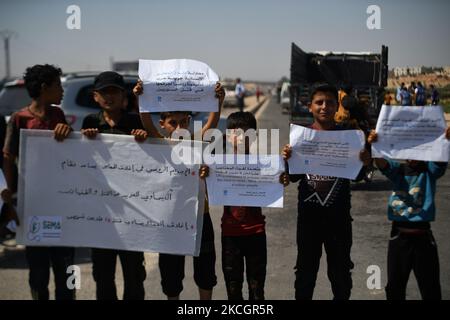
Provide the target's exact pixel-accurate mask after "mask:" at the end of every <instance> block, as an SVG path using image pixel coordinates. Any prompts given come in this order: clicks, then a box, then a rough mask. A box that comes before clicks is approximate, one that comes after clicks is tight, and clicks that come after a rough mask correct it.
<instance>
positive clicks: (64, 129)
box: [53, 123, 72, 141]
mask: <svg viewBox="0 0 450 320" xmlns="http://www.w3.org/2000/svg"><path fill="white" fill-rule="evenodd" d="M71 132H72V128H71V127H70V126H69V125H68V124H65V123H58V124H57V125H56V127H55V130H53V133H54V137H55V139H56V140H58V141H63V140H64V139H65V138H67V136H68V135H69V133H71Z"/></svg>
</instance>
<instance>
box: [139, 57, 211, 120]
mask: <svg viewBox="0 0 450 320" xmlns="http://www.w3.org/2000/svg"><path fill="white" fill-rule="evenodd" d="M139 78H140V79H141V80H142V82H143V83H144V93H143V94H142V95H140V96H139V111H140V112H164V111H199V112H215V111H218V108H219V107H218V99H217V98H216V97H215V86H216V83H217V81H219V77H218V76H217V74H216V73H215V72H214V71H213V70H212V69H211V68H210V67H208V65H206V64H205V63H203V62H200V61H196V60H189V59H172V60H142V59H140V60H139Z"/></svg>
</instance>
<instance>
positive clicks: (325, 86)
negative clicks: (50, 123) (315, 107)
mask: <svg viewBox="0 0 450 320" xmlns="http://www.w3.org/2000/svg"><path fill="white" fill-rule="evenodd" d="M318 92H324V93H331V94H332V95H333V96H334V98H335V99H336V102H338V101H339V98H338V92H337V89H336V87H335V86H332V85H330V84H322V85H319V86H316V87H315V88H313V90H312V91H311V94H310V95H309V102H312V101H313V99H314V96H315V95H316V94H317V93H318Z"/></svg>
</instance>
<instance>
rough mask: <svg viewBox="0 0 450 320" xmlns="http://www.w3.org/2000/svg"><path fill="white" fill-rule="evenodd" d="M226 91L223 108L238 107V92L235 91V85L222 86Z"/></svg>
mask: <svg viewBox="0 0 450 320" xmlns="http://www.w3.org/2000/svg"><path fill="white" fill-rule="evenodd" d="M222 85H223V87H224V89H225V98H224V100H223V107H224V108H226V107H236V106H237V105H238V104H237V97H236V92H235V91H234V89H235V85H234V84H222Z"/></svg>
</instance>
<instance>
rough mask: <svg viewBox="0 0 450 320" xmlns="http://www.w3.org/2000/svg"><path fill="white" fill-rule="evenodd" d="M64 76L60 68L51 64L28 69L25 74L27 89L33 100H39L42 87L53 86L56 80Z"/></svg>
mask: <svg viewBox="0 0 450 320" xmlns="http://www.w3.org/2000/svg"><path fill="white" fill-rule="evenodd" d="M61 75H62V71H61V69H60V68H58V67H55V66H53V65H50V64H44V65H42V64H37V65H34V66H32V67H29V68H27V70H25V73H24V74H23V80H24V81H25V87H26V88H27V91H28V94H29V95H30V97H31V98H39V96H40V95H41V89H42V85H43V84H44V83H45V84H46V85H51V84H52V83H53V82H54V81H55V80H56V79H58V78H59V77H60V76H61Z"/></svg>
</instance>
